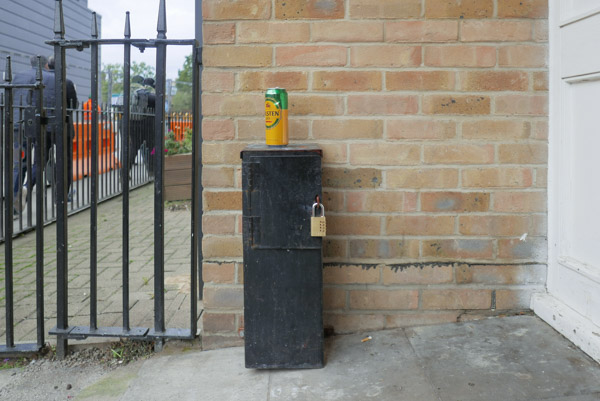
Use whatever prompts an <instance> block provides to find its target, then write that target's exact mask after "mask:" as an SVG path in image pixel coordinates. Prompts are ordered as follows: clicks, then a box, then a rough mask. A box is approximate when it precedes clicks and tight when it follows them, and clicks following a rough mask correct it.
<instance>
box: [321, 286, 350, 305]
mask: <svg viewBox="0 0 600 401" xmlns="http://www.w3.org/2000/svg"><path fill="white" fill-rule="evenodd" d="M345 308H346V290H342V289H339V288H323V309H324V310H335V309H345Z"/></svg>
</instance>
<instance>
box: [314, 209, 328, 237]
mask: <svg viewBox="0 0 600 401" xmlns="http://www.w3.org/2000/svg"><path fill="white" fill-rule="evenodd" d="M317 207H320V208H321V216H319V217H317V215H316V214H317ZM310 235H311V237H324V236H325V235H327V222H326V221H325V207H324V206H323V204H322V203H318V202H315V203H313V205H312V216H311V218H310Z"/></svg>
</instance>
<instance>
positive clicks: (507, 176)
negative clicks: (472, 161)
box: [462, 167, 533, 188]
mask: <svg viewBox="0 0 600 401" xmlns="http://www.w3.org/2000/svg"><path fill="white" fill-rule="evenodd" d="M532 184H533V174H532V171H531V169H528V168H521V167H514V168H510V167H507V168H502V167H493V168H478V169H468V170H463V172H462V186H463V187H465V188H500V187H515V188H521V187H530V186H531V185H532Z"/></svg>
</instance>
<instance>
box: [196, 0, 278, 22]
mask: <svg viewBox="0 0 600 401" xmlns="http://www.w3.org/2000/svg"><path fill="white" fill-rule="evenodd" d="M270 16H271V1H270V0H204V1H203V2H202V18H203V19H204V21H212V20H230V19H267V18H269V17H270Z"/></svg>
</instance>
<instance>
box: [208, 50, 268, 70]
mask: <svg viewBox="0 0 600 401" xmlns="http://www.w3.org/2000/svg"><path fill="white" fill-rule="evenodd" d="M202 60H203V63H204V66H205V67H267V66H270V65H271V63H272V61H273V49H272V48H271V47H270V46H235V45H230V46H206V47H205V48H204V50H203V54H202Z"/></svg>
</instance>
